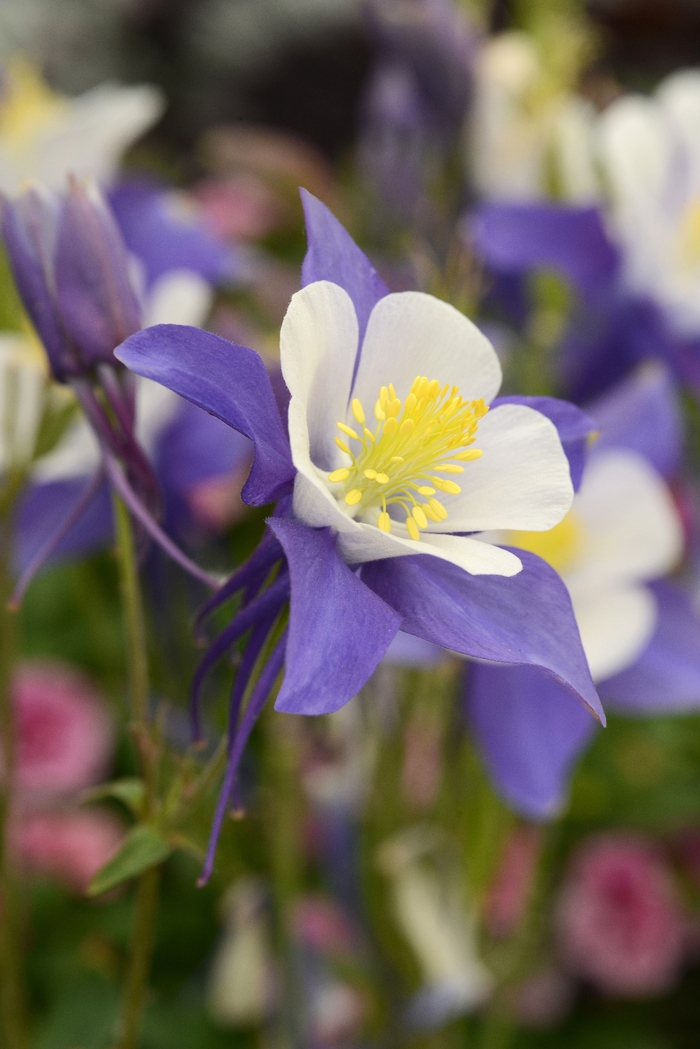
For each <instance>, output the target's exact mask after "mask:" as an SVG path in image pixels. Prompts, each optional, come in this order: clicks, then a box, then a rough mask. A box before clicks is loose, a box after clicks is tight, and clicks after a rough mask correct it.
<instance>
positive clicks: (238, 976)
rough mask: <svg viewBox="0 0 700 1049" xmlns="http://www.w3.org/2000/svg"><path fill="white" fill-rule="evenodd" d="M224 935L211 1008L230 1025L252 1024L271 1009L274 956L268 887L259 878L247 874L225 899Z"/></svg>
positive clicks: (210, 993) (215, 965) (214, 974)
mask: <svg viewBox="0 0 700 1049" xmlns="http://www.w3.org/2000/svg"><path fill="white" fill-rule="evenodd" d="M223 911H224V935H223V938H222V940H221V942H220V943H219V947H218V949H217V952H216V956H215V958H214V963H213V965H212V970H211V975H210V977H209V989H208V994H207V1000H208V1007H209V1012H210V1014H211V1016H212V1017H213V1019H214V1020H216V1022H217V1023H219V1024H221V1025H222V1026H224V1027H252V1026H255V1025H257V1024H259V1023H261V1022H262V1021H263V1020H264V1019H265V1017H266V1016H267V1015H268V1013H269V1011H270V1007H271V1005H272V1000H273V997H274V990H275V980H274V961H273V956H272V946H271V936H270V929H269V922H268V919H267V916H266V913H265V893H264V890H263V887H262V886H261V884H260V883H259V882H258V881H257V879H255V878H252V877H246V878H241V879H240V880H239V881H237V882H236V883H235V884H234V885H232V886H231V887H230V888H229V889H228V891H227V892H226V895H225V896H224V900H223Z"/></svg>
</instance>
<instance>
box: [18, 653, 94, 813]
mask: <svg viewBox="0 0 700 1049" xmlns="http://www.w3.org/2000/svg"><path fill="white" fill-rule="evenodd" d="M14 699H15V704H16V711H17V787H18V789H19V791H20V792H21V793H25V794H30V795H36V794H39V795H53V794H64V793H69V792H71V791H76V790H81V789H83V788H84V787H87V786H89V785H90V784H92V783H95V782H96V781H97V780H98V779H99V778H100V775H101V774H102V773H103V772H104V770H105V768H106V765H107V761H108V759H109V755H110V751H111V749H112V730H111V724H110V719H109V716H108V713H107V708H106V706H105V702H104V700H103V699H102V697H101V696H100V695H99V693H98V692H96V691H95V689H94V688H93V687H92V686H91V685H90V683H89V682H88V681H87V680H86V679H85V678H84V677H83V676H82V675H81V674H79V673H77V672H75V671H74V670H70V669H67V668H66V667H63V666H61V665H60V664H55V663H36V664H32V663H25V664H24V665H23V666H21V667H20V668H19V669H18V671H17V673H16V676H15V680H14Z"/></svg>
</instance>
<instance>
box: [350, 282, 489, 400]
mask: <svg viewBox="0 0 700 1049" xmlns="http://www.w3.org/2000/svg"><path fill="white" fill-rule="evenodd" d="M418 375H425V376H427V378H428V379H437V380H438V381H439V382H440V383H442V384H444V383H450V385H454V386H457V387H459V392H460V394H461V396H462V397H464V398H465V399H466V400H476V399H478V398H479V397H483V398H484V400H485V401H486V402H487V404H488V403H490V402H491V401H492V400H493V398H494V397H495V395H496V394H497V393H498V390H499V389H500V386H501V379H502V373H501V365H500V363H499V360H498V357H497V356H496V351H495V350H494V348H493V346H492V345H491V343H490V342H489V340H488V339H487V338H486V336H485V335H483V334H482V333H481V332H480V331H479V329H478V328H477V327H476V325H475V324H472V322H471V321H470V320H468V319H467V318H466V317H465V316H464V314H462V313H460V312H459V310H456V309H455V308H454V306H450V305H449V303H447V302H443V301H442V300H441V299H436V298H434V296H432V295H425V294H424V293H423V292H419V291H402V292H397V293H395V294H392V295H386V296H385V297H384V298H383V299H380V300H379V302H378V303H377V305H376V306H375V307H374V309H373V310H372V313H371V314H370V318H369V322H368V324H367V331H366V334H365V338H364V342H363V344H362V352H361V354H360V364H359V367H358V369H357V376H356V378H355V384H354V388H353V397H357V398H359V400H360V401H361V402H362V405H363V407H364V409H365V412H366V413H367V414H368V415H370V416H371V417H372V418H374V415H373V413H374V404H375V401H376V400H377V397H378V396H379V390H380V388H381V387H382V386H388V385H389V383H393V384H394V389H395V390H396V394H397V396H398V397H399V398H400V399H401V400H404V398H405V397H407V396H408V394H409V392H410V389H411V386H412V384H413V380H414V379H415V378H416V376H418Z"/></svg>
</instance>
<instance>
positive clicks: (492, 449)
mask: <svg viewBox="0 0 700 1049" xmlns="http://www.w3.org/2000/svg"><path fill="white" fill-rule="evenodd" d="M357 350H358V322H357V317H356V315H355V309H354V307H353V304H352V301H351V299H350V297H349V295H348V294H347V292H345V291H344V290H343V289H342V288H340V287H339V286H338V285H336V284H332V283H330V282H329V281H319V282H317V283H315V284H310V285H308V286H307V287H306V288H304V289H303V290H302V291H300V292H297V294H296V295H294V297H293V298H292V301H291V303H290V306H289V309H288V311H287V314H286V316H285V319H284V322H283V325H282V333H281V363H282V373H283V375H284V378H285V381H286V383H287V386H288V388H289V391H290V393H291V402H290V405H289V437H290V443H291V449H292V459H293V461H294V465H295V467H296V469H297V471H298V473H297V477H296V481H295V487H294V513H295V516H296V517H297V518H298V519H299V520H300V521H302V522H303V523H304V524H307V525H310V526H312V527H324V526H330V527H332V528H333V529H334V531H335V532H336V533H337V542H338V548H339V551H340V553H341V555H342V556H343V558H344V559H345V560H346V562H348V563H349V564H355V563H359V562H367V561H373V560H379V559H381V558H385V557H400V556H403V555H407V554H418V553H423V554H432V555H434V556H435V557H439V558H443V559H444V560H446V561H451V562H452V563H453V564H456V565H459V566H460V567H461V568H463V569H465V570H466V571H467V572H470V573H472V574H474V575H481V574H493V575H504V576H510V575H515V574H516V573H517V572H519V571H520V569H521V567H522V565H521V562H520V560H519V558H517V557H516V556H515V555H514V554H511V553H509V552H508V551H506V550H502V549H500V548H498V547H496V546H488V545H486V544H484V543H481V542H479V541H478V540H476V539H472V538H468V537H464V536H460V535H450V534H448V533H450V532H457V533H461V532H476V531H482V530H484V529H487V528H526V529H531V530H535V531H539V530H542V531H544V530H546V529H548V528H551V527H553V525H555V524H557V523H558V522H559V521H560V520H561V519H562V517H563V516H564V514H566V512H567V511H568V510H569V508H570V506H571V501H572V498H573V490H572V487H571V479H570V476H569V466H568V462H567V459H566V456H565V454H564V451H563V449H562V446H561V442H560V440H559V435H558V433H557V430H556V428H555V427H554V425H553V424H552V423H551V422H550V421H549V419H546V418H545V417H544V416H543V415H541V414H540V413H539V412H536V411H533V410H532V409H531V408H527V407H525V406H523V405H514V404H508V405H501V406H499V407H497V408H494V409H493V410H492V411H489V410H488V405H489V403H490V402H491V401H492V400H493V398H494V397H495V395H496V393H497V391H498V388H499V386H500V385H501V366H500V364H499V362H498V358H497V356H496V353H495V351H494V349H493V347H492V346H491V344H490V343H489V342H488V340H487V339H486V338H485V336H484V335H482V334H481V332H480V331H479V330H478V329H477V328H476V327H475V326H474V325H473V324H472V323H471V321H469V320H467V318H466V317H464V316H463V315H462V314H461V313H459V312H458V311H457V310H456V309H454V308H453V307H452V306H450V305H448V304H447V303H445V302H442V301H440V300H439V299H435V298H433V297H432V296H430V295H424V294H422V293H420V292H401V293H399V294H393V295H387V296H386V297H384V298H383V299H381V300H380V301H379V302H378V303H377V304H376V306H375V307H374V309H373V310H372V313H371V315H370V318H369V323H368V326H367V331H366V334H365V337H364V342H363V345H362V351H361V355H360V360H359V365H358V367H357V372H356V374H354V372H355V360H356V356H357ZM458 482H459V483H458Z"/></svg>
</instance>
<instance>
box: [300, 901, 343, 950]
mask: <svg viewBox="0 0 700 1049" xmlns="http://www.w3.org/2000/svg"><path fill="white" fill-rule="evenodd" d="M293 927H294V932H295V934H296V936H297V937H298V939H299V940H301V941H302V943H304V944H305V946H307V947H310V948H311V949H312V950H314V951H318V953H319V954H324V955H338V954H347V953H348V952H350V951H352V950H353V948H354V947H355V946H356V940H357V938H356V935H355V930H354V929H353V926H352V924H351V923H350V921H349V920H348V919H347V917H346V916H345V914H344V912H343V911H342V909H341V908H340V907H339V906H338V904H337V903H334V902H333V900H328V899H325V898H324V897H323V896H305V897H303V898H302V899H301V900H299V901H298V903H297V904H296V906H295V908H294V915H293Z"/></svg>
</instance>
